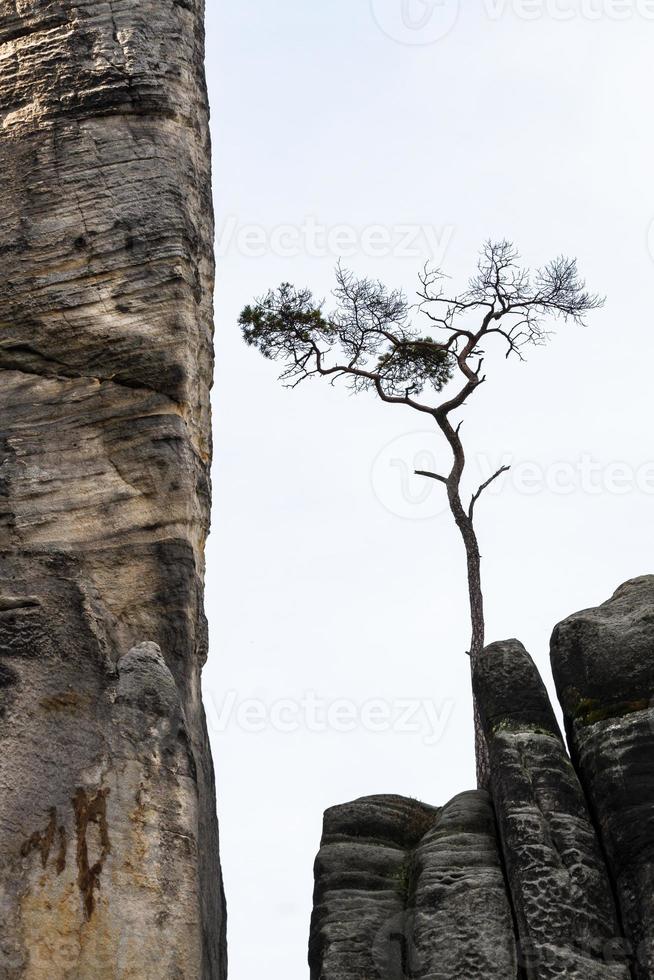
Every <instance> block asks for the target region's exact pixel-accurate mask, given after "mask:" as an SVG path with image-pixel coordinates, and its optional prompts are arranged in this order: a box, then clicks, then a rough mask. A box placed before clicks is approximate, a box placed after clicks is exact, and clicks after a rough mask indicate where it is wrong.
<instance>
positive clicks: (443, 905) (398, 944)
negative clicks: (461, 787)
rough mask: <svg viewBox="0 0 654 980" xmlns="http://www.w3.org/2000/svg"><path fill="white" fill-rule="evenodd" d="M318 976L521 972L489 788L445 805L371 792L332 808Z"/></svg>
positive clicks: (368, 979)
mask: <svg viewBox="0 0 654 980" xmlns="http://www.w3.org/2000/svg"><path fill="white" fill-rule="evenodd" d="M315 875H316V889H315V907H314V915H313V921H312V928H311V941H310V952H309V961H310V966H311V977H312V978H313V980H404V978H406V977H413V978H416V980H451V978H454V977H461V978H464V977H465V978H466V980H475V978H477V980H487V978H489V977H497V978H498V980H512V978H515V977H517V976H518V972H517V965H516V949H515V943H514V931H513V922H512V918H511V911H510V907H509V903H508V900H507V897H506V892H505V886H504V877H503V873H502V869H501V865H500V859H499V854H498V848H497V841H496V836H495V821H494V817H493V812H492V808H491V805H490V801H489V798H488V796H487V795H486V794H485V793H482V792H474V793H466V794H464V795H462V796H460V797H457V798H456V799H455V800H453V801H452V802H451V803H450V804H449V805H448V806H447V807H445V808H443V809H442V810H439V809H435V808H433V807H429V806H426V805H424V804H422V803H418V802H417V801H415V800H407V799H403V798H401V797H393V796H391V797H385V796H380V797H371V798H368V799H362V800H358V801H356V802H354V803H350V804H346V805H344V806H339V807H334V808H333V809H331V810H328V811H327V813H326V814H325V824H324V834H323V839H322V846H321V849H320V853H319V855H318V858H317V861H316V868H315Z"/></svg>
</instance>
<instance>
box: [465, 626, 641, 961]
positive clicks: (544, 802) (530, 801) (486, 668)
mask: <svg viewBox="0 0 654 980" xmlns="http://www.w3.org/2000/svg"><path fill="white" fill-rule="evenodd" d="M473 685H474V690H475V694H476V697H477V704H478V705H479V711H480V715H481V718H482V723H483V726H484V732H485V735H486V740H487V743H488V748H489V755H490V769H491V794H492V798H493V802H494V805H495V811H496V814H497V820H498V825H499V830H500V838H501V841H502V851H503V856H504V862H505V867H506V871H507V879H508V883H509V888H510V891H511V895H512V899H513V908H514V910H515V916H516V922H517V926H518V934H519V946H520V953H521V963H522V965H523V967H524V969H525V972H526V975H527V977H529V978H534V980H554V978H568V980H570V978H576V980H595V978H596V980H601V978H606V980H609V978H611V980H613V978H615V980H617V978H620V980H628V978H629V976H630V973H629V970H628V968H627V966H626V963H625V962H624V956H623V955H622V957H621V954H622V953H623V951H622V950H621V942H620V935H621V932H620V927H619V925H618V919H617V914H616V909H615V905H614V900H613V893H612V890H611V885H610V882H609V878H608V874H607V871H606V866H605V864H604V859H603V857H602V854H601V851H600V846H599V842H598V840H597V836H596V833H595V828H594V826H593V824H592V821H591V818H590V815H589V812H588V809H587V806H586V801H585V799H584V794H583V791H582V788H581V785H580V783H579V779H578V777H577V774H576V773H575V770H574V768H573V766H572V763H571V761H570V759H569V757H568V754H567V752H566V749H565V746H564V744H563V740H562V737H561V733H560V730H559V726H558V723H557V721H556V718H555V716H554V712H553V710H552V706H551V704H550V700H549V697H548V695H547V691H546V689H545V686H544V684H543V682H542V680H541V677H540V675H539V673H538V670H537V668H536V666H535V664H534V662H533V661H532V659H531V657H530V656H529V654H528V653H527V651H526V650H525V649H524V647H523V646H522V644H521V643H519V642H518V641H517V640H508V641H506V642H504V643H495V644H493V645H491V646H489V647H487V648H486V650H485V651H484V656H483V657H481V658H479V660H478V662H477V663H476V664H475V669H474V678H473ZM621 958H622V962H620V959H621Z"/></svg>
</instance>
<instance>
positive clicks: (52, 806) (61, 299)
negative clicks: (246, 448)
mask: <svg viewBox="0 0 654 980" xmlns="http://www.w3.org/2000/svg"><path fill="white" fill-rule="evenodd" d="M203 14H204V9H203V2H202V0H170V2H169V0H165V2H164V0H139V2H138V3H137V2H136V0H103V2H97V0H57V2H49V0H0V168H1V169H2V173H3V175H4V181H5V184H4V186H5V193H4V194H3V195H2V196H1V197H0V253H1V255H2V273H3V274H2V277H0V299H1V303H0V311H1V312H0V319H1V321H2V322H1V329H0V787H1V792H0V978H1V980H19V978H20V980H23V978H29V980H46V978H47V980H59V978H66V980H87V978H99V980H114V978H115V980H118V978H128V977H129V978H132V977H133V978H136V977H138V978H144V980H160V978H171V980H172V978H175V980H181V978H184V980H193V978H203V980H206V978H210V980H223V978H224V976H225V975H226V967H225V943H224V925H225V921H224V920H225V915H224V900H223V894H222V885H221V877H220V867H219V862H218V828H217V822H216V817H215V789H214V777H213V768H212V763H211V757H210V752H209V743H208V738H207V732H206V725H205V719H204V713H203V709H202V702H201V690H200V675H201V670H202V666H203V663H204V661H205V659H206V653H207V631H206V621H205V617H204V613H203V608H202V595H203V577H204V542H205V539H206V535H207V532H208V527H209V506H210V486H209V464H210V456H211V435H210V417H209V389H210V386H211V379H212V368H213V363H212V290H213V254H212V236H213V218H212V205H211V192H210V152H209V136H208V106H207V98H206V89H205V83H204V67H203V61H204V34H203Z"/></svg>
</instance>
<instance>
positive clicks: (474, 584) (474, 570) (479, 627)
mask: <svg viewBox="0 0 654 980" xmlns="http://www.w3.org/2000/svg"><path fill="white" fill-rule="evenodd" d="M448 499H449V503H450V509H451V511H452V514H453V516H454V520H455V521H456V525H457V527H458V528H459V531H460V533H461V537H462V539H463V544H464V547H465V551H466V564H467V575H468V596H469V600H470V621H471V625H472V636H471V639H470V666H471V671H472V670H473V669H474V665H475V662H476V660H477V658H478V657H480V656H481V655H482V654H483V651H484V637H485V623H484V596H483V592H482V587H481V556H480V554H479V543H478V541H477V535H476V534H475V529H474V525H473V522H472V519H471V518H470V517H469V516H468V514H466V512H465V509H464V507H463V504H462V503H461V497H460V494H459V488H458V485H457V486H452V487H450V486H449V485H448ZM473 705H474V719H475V756H476V760H477V783H478V785H479V788H480V789H486V788H487V786H488V782H489V776H490V773H489V760H488V746H487V745H486V738H485V736H484V732H483V728H482V725H481V719H480V717H479V711H478V709H477V704H476V701H475V700H474V696H473Z"/></svg>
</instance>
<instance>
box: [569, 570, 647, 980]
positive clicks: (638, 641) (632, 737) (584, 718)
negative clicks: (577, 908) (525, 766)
mask: <svg viewBox="0 0 654 980" xmlns="http://www.w3.org/2000/svg"><path fill="white" fill-rule="evenodd" d="M551 653H552V668H553V672H554V678H555V681H556V685H557V691H558V695H559V699H560V701H561V704H562V706H563V710H564V714H565V720H566V727H567V730H568V737H569V741H570V746H571V751H572V756H573V759H574V762H575V764H576V766H577V769H578V771H579V773H580V775H581V778H582V781H583V784H584V787H585V789H586V793H587V796H588V799H589V801H590V805H591V809H592V812H593V814H594V816H595V820H596V822H597V825H598V827H599V829H600V833H601V838H602V842H603V845H604V849H605V853H606V857H607V861H608V864H609V868H610V871H611V874H612V877H613V880H614V882H615V887H616V891H617V894H618V898H619V903H620V908H621V912H622V920H623V926H624V930H625V935H626V937H627V939H628V940H629V944H630V949H631V952H632V957H633V970H634V975H635V976H636V977H638V978H639V980H649V978H652V977H654V700H653V699H654V576H646V577H643V578H638V579H634V580H633V581H631V582H627V583H626V584H625V585H623V586H622V587H621V588H620V589H618V591H617V592H616V593H615V595H614V596H613V598H612V599H610V600H609V601H608V602H606V603H604V604H603V605H601V606H599V607H598V608H597V609H588V610H585V611H584V612H580V613H577V614H576V615H574V616H571V617H569V618H568V619H566V620H565V621H564V622H563V623H561V624H560V625H559V626H557V627H556V629H555V630H554V635H553V637H552V649H551Z"/></svg>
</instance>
